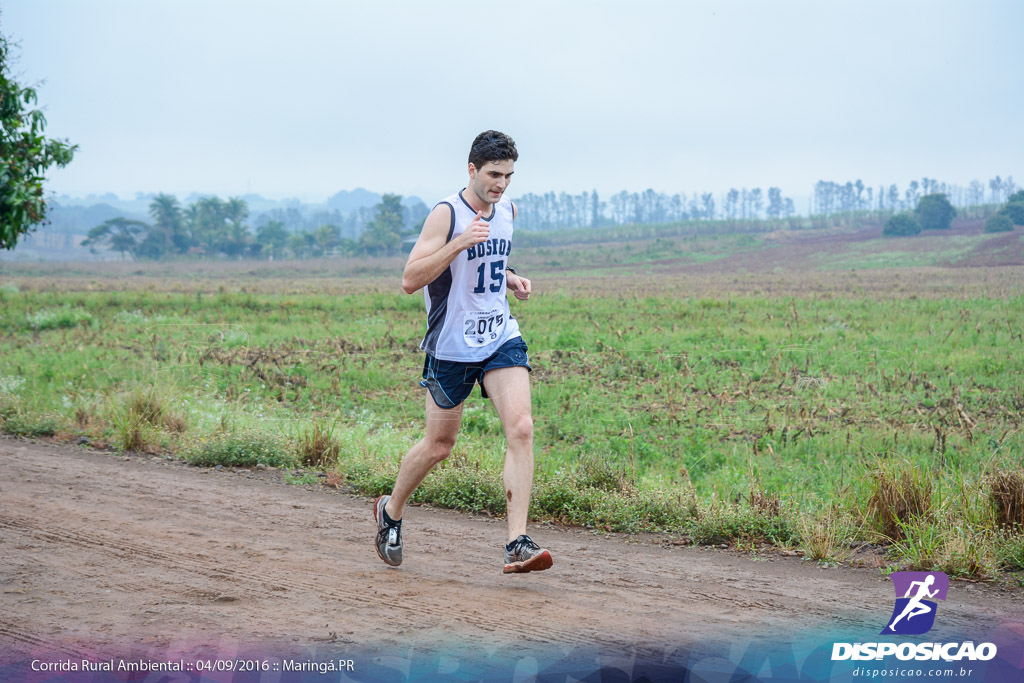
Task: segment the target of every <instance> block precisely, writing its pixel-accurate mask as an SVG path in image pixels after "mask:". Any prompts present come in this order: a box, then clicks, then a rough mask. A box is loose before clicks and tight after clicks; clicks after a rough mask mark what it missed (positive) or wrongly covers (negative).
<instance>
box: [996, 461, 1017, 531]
mask: <svg viewBox="0 0 1024 683" xmlns="http://www.w3.org/2000/svg"><path fill="white" fill-rule="evenodd" d="M989 489H990V491H991V496H992V501H993V502H994V503H995V507H996V516H997V522H998V524H999V526H1002V527H1017V528H1024V470H1022V469H1020V468H1017V469H1015V470H999V471H997V472H996V473H995V474H994V475H993V476H992V478H991V479H990V481H989Z"/></svg>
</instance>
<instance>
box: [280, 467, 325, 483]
mask: <svg viewBox="0 0 1024 683" xmlns="http://www.w3.org/2000/svg"><path fill="white" fill-rule="evenodd" d="M284 483H286V484H292V485H294V486H312V485H313V484H319V483H320V477H318V476H317V474H316V472H305V471H302V470H298V471H296V472H285V473H284Z"/></svg>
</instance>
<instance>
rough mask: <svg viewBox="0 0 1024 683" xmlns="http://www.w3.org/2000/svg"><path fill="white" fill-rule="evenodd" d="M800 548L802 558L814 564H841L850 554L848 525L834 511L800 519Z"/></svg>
mask: <svg viewBox="0 0 1024 683" xmlns="http://www.w3.org/2000/svg"><path fill="white" fill-rule="evenodd" d="M798 528H799V530H800V547H801V548H802V549H803V551H804V557H805V558H806V559H808V560H813V561H815V562H829V563H836V562H842V561H843V560H845V559H846V558H847V557H848V556H849V554H850V545H849V539H850V537H851V535H852V534H851V530H850V527H849V524H848V523H847V522H846V521H845V520H844V519H842V518H841V517H840V516H839V515H838V514H837V513H835V512H834V511H830V512H828V513H826V514H825V515H822V516H819V517H810V516H803V517H801V518H800V521H799V524H798Z"/></svg>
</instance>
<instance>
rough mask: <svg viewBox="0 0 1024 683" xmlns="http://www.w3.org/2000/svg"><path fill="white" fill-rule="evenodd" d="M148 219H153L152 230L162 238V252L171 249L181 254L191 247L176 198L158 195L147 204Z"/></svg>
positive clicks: (190, 240) (168, 195)
mask: <svg viewBox="0 0 1024 683" xmlns="http://www.w3.org/2000/svg"><path fill="white" fill-rule="evenodd" d="M149 217H150V218H152V219H153V227H152V230H155V231H157V232H158V233H159V234H160V236H162V237H163V240H164V251H168V250H172V249H173V250H174V251H176V252H178V253H179V254H183V253H185V252H186V251H188V248H189V247H191V246H192V239H191V237H189V234H188V230H186V228H185V221H184V216H183V214H182V212H181V206H179V205H178V198H177V197H175V196H174V195H170V194H163V193H161V194H158V195H157V196H156V197H154V198H153V201H152V202H150V204H149Z"/></svg>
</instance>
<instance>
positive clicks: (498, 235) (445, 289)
mask: <svg viewBox="0 0 1024 683" xmlns="http://www.w3.org/2000/svg"><path fill="white" fill-rule="evenodd" d="M441 204H447V205H448V206H449V207H450V208H451V215H452V220H451V227H450V228H449V229H448V241H449V242H450V241H452V239H454V238H455V237H457V236H458V235H461V234H462V233H463V232H464V231H465V230H466V228H467V227H468V226H469V224H470V223H472V222H473V218H474V217H475V216H476V211H475V210H474V209H473V208H471V207H470V206H469V204H468V203H467V202H466V200H465V199H463V198H462V193H461V192H457V193H455V194H453V195H452V196H450V197H448V198H446V199H443V200H442V201H440V202H438V203H437V206H440V205H441ZM435 208H436V207H435ZM481 218H482V219H483V220H485V221H487V222H488V223H489V224H490V235H489V236H488V239H487V240H486V241H484V242H481V243H480V244H477V245H476V246H475V247H470V248H469V249H466V250H464V251H462V252H460V253H459V255H458V256H456V257H455V260H454V261H452V263H451V265H449V266H448V268H447V269H446V270H445V271H444V272H443V273H441V274H440V275H439V276H438V277H437V279H436V280H434V281H433V282H431V283H430V284H429V285H427V286H426V287H424V288H423V298H424V299H425V300H426V304H427V334H426V336H425V337H424V338H423V342H422V343H421V344H420V348H421V349H423V350H424V351H426V352H427V353H429V354H430V355H431V356H434V357H435V358H439V359H441V360H453V361H459V362H461V363H468V362H473V361H480V360H484V359H486V358H488V357H490V356H492V355H493V354H494V352H495V351H497V350H498V347H499V346H501V345H502V344H504V343H505V342H507V341H508V340H509V339H513V338H515V337H518V336H520V334H519V323H518V322H516V319H515V318H513V317H512V316H511V315H510V313H509V308H508V299H506V298H505V266H506V265H508V255H509V253H511V251H512V202H511V200H509V199H506V198H505V197H502V198H501V200H500V201H499V202H498V203H497V204H493V205H492V212H491V215H490V216H482V217H481Z"/></svg>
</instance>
